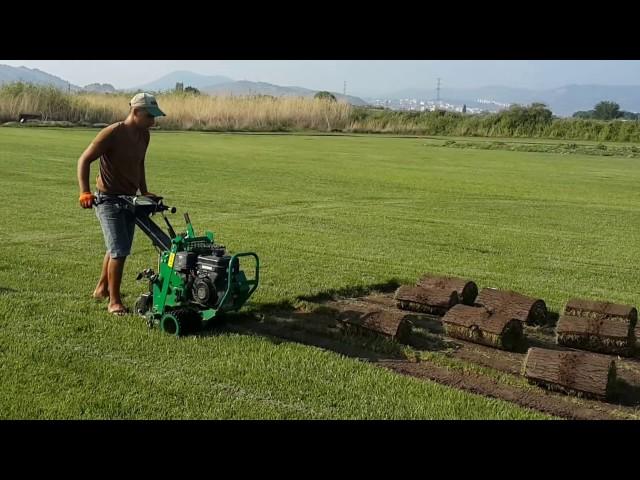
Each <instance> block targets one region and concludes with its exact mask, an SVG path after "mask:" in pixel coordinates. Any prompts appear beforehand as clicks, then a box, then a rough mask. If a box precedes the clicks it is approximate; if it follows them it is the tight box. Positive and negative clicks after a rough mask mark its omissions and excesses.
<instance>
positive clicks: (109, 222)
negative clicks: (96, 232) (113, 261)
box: [96, 201, 136, 258]
mask: <svg viewBox="0 0 640 480" xmlns="http://www.w3.org/2000/svg"><path fill="white" fill-rule="evenodd" d="M96 216H97V217H98V220H100V225H101V226H102V233H103V235H104V244H105V246H106V247H107V252H108V253H109V254H110V255H111V258H120V257H127V256H129V254H130V253H131V245H132V244H133V232H134V231H135V227H136V222H135V218H134V216H133V214H132V213H131V212H129V211H127V210H125V209H123V208H121V207H120V205H118V204H117V203H115V202H108V201H107V202H102V203H100V204H99V205H97V206H96Z"/></svg>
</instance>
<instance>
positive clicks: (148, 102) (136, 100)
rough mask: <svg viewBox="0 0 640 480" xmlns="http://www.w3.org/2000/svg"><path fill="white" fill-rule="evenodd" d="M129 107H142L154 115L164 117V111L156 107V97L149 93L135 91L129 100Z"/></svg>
mask: <svg viewBox="0 0 640 480" xmlns="http://www.w3.org/2000/svg"><path fill="white" fill-rule="evenodd" d="M129 106H130V107H137V108H144V109H145V110H146V111H147V112H149V113H150V114H151V115H153V116H154V117H166V115H165V114H164V112H163V111H162V110H160V108H159V107H158V101H157V100H156V97H154V96H153V95H151V94H150V93H137V94H136V95H134V96H133V98H132V99H131V101H130V102H129Z"/></svg>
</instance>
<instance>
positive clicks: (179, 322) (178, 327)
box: [160, 308, 201, 337]
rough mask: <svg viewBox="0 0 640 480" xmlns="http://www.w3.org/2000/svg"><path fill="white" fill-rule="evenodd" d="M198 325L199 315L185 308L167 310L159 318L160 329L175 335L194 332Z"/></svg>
mask: <svg viewBox="0 0 640 480" xmlns="http://www.w3.org/2000/svg"><path fill="white" fill-rule="evenodd" d="M200 326H201V322H200V315H198V313H197V312H194V311H193V310H189V309H187V308H184V309H178V310H173V311H172V312H167V313H165V314H164V315H163V316H162V318H161V319H160V329H161V330H162V331H163V332H166V333H168V334H170V335H175V336H176V337H181V336H183V335H187V334H189V333H195V332H197V331H198V330H199V329H200Z"/></svg>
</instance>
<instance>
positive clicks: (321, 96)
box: [313, 91, 337, 102]
mask: <svg viewBox="0 0 640 480" xmlns="http://www.w3.org/2000/svg"><path fill="white" fill-rule="evenodd" d="M313 98H315V99H317V100H329V101H331V102H335V101H337V100H336V96H335V95H334V94H333V93H331V92H327V91H322V92H318V93H316V94H315V95H314V96H313Z"/></svg>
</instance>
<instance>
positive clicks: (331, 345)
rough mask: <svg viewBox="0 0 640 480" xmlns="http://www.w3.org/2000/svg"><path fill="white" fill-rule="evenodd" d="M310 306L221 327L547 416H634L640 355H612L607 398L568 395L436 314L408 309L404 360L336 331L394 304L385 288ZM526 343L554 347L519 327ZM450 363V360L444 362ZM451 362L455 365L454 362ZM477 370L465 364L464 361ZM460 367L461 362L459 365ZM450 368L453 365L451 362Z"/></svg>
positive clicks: (517, 358)
mask: <svg viewBox="0 0 640 480" xmlns="http://www.w3.org/2000/svg"><path fill="white" fill-rule="evenodd" d="M318 306H321V307H322V309H321V310H317V311H315V312H311V313H310V312H307V311H299V310H287V309H284V310H282V311H276V312H269V314H266V315H262V316H261V318H260V319H256V318H254V317H250V316H244V317H242V319H241V320H239V321H235V320H234V322H233V323H228V324H227V325H226V326H225V328H226V329H228V330H230V331H235V332H238V333H244V334H258V335H263V336H266V337H267V338H271V339H272V340H273V341H276V342H279V341H282V340H286V341H293V342H298V343H302V344H306V345H311V346H316V347H320V348H324V349H326V350H331V351H334V352H336V353H340V354H342V355H345V356H349V357H352V358H357V359H359V360H361V361H366V362H370V363H371V364H372V365H376V366H380V367H383V368H387V369H390V370H392V371H394V372H396V373H399V374H402V375H408V376H411V377H415V378H420V379H426V380H430V381H434V382H437V383H440V384H443V385H448V386H451V387H454V388H459V389H462V390H465V391H468V392H472V393H476V394H480V395H484V396H487V397H491V398H497V399H501V400H505V401H508V402H513V403H516V404H518V405H520V406H522V407H526V408H531V409H534V410H537V411H540V412H544V413H547V414H550V415H554V416H558V417H562V418H567V419H578V420H604V419H608V420H611V419H640V359H638V358H633V359H627V358H620V357H616V365H617V374H618V379H619V381H618V383H619V395H618V398H616V400H615V402H601V401H598V400H590V399H585V398H576V397H572V396H568V395H565V394H562V393H557V392H551V391H547V390H545V389H543V388H540V387H537V386H533V385H528V384H526V382H524V381H523V379H522V377H521V376H520V372H521V369H522V365H523V362H524V357H525V353H526V352H525V351H523V352H507V351H503V350H498V349H495V348H491V347H486V346H483V345H478V344H474V343H470V342H465V341H462V340H458V339H451V338H449V337H446V336H445V335H444V331H443V328H442V324H441V321H440V319H439V318H438V317H435V316H432V315H427V314H411V315H410V320H411V323H412V324H413V331H412V335H411V337H410V340H409V342H408V344H409V346H410V347H411V348H413V350H414V351H415V352H418V353H420V352H424V353H426V354H427V357H428V358H426V359H425V356H423V355H417V356H415V358H407V357H406V355H405V353H404V350H403V348H404V347H403V346H401V345H397V344H396V345H394V344H393V343H392V342H386V343H385V346H384V348H383V349H382V351H381V350H380V348H378V347H379V346H378V347H376V348H371V344H367V342H370V341H371V340H367V339H362V338H355V337H353V336H349V335H344V333H343V332H342V331H341V330H340V329H339V328H338V327H337V326H336V321H335V315H336V314H337V312H339V311H341V310H345V309H348V308H350V307H354V306H360V307H374V308H382V309H385V310H395V311H397V309H396V307H395V302H394V301H393V298H392V294H376V295H369V296H364V297H358V298H339V299H335V300H327V301H323V302H321V303H318ZM525 330H526V332H525V335H526V337H527V340H528V343H529V346H539V347H543V348H555V349H558V348H560V349H562V348H563V347H559V346H558V345H556V344H555V339H554V332H553V328H552V327H525ZM451 362H453V364H452V363H451ZM454 364H455V365H454ZM470 364H471V365H473V366H478V367H482V368H466V367H468V366H469V365H470ZM465 366H466V367H465ZM456 367H457V368H456Z"/></svg>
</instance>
